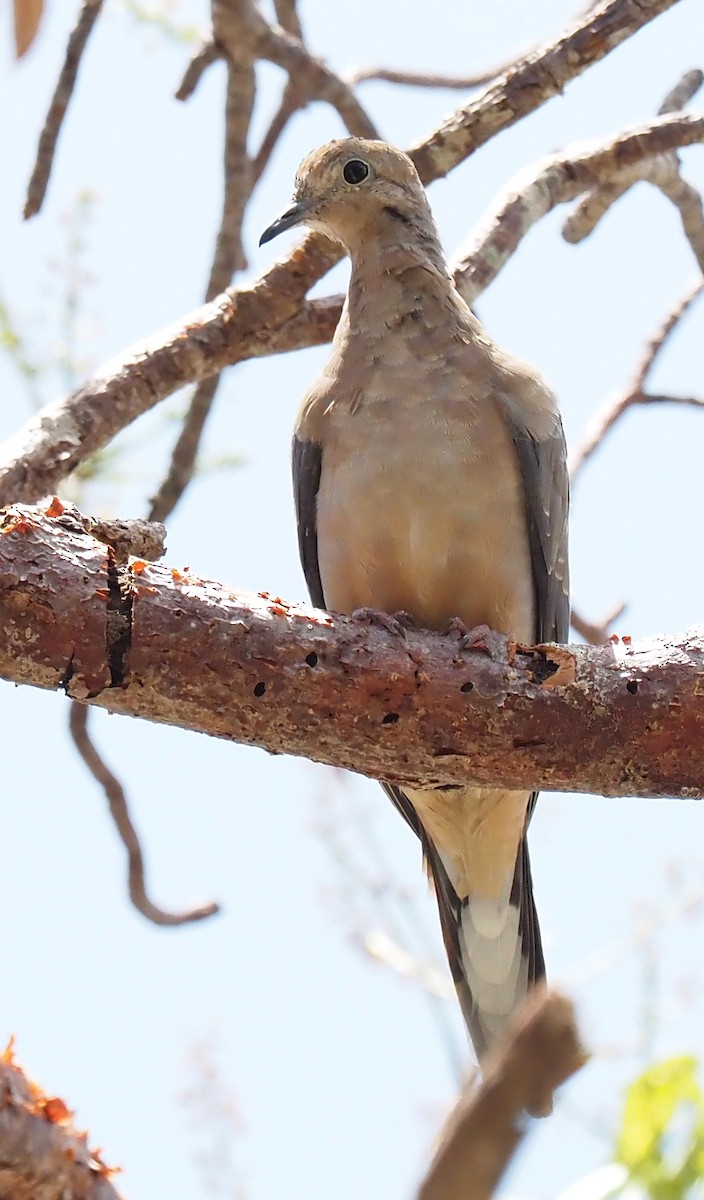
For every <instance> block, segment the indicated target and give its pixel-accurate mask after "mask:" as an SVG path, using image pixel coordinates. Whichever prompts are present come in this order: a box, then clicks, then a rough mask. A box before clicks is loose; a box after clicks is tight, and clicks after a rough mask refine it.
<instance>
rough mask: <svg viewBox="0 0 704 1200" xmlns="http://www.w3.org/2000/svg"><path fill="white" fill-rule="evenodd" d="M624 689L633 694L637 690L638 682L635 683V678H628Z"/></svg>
mask: <svg viewBox="0 0 704 1200" xmlns="http://www.w3.org/2000/svg"><path fill="white" fill-rule="evenodd" d="M626 691H627V692H630V693H631V695H632V696H635V694H636V692H637V691H638V684H637V683H636V681H635V679H629V680H628V683H627V684H626Z"/></svg>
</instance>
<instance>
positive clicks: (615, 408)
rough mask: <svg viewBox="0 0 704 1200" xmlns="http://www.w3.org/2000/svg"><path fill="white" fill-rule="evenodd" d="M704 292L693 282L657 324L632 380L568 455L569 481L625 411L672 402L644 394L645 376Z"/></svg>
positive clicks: (703, 281)
mask: <svg viewBox="0 0 704 1200" xmlns="http://www.w3.org/2000/svg"><path fill="white" fill-rule="evenodd" d="M702 292H704V279H696V280H695V281H694V283H693V284H691V285H690V287H688V288H687V291H686V292H685V293H684V295H683V296H682V297H681V299H680V300H678V301H677V303H676V304H675V305H673V307H672V308H671V310H670V312H669V313H668V314H667V316H666V317H665V320H664V321H663V322H662V323H661V324H660V325H658V327H657V329H655V330H654V331H653V333H652V334H651V336H650V337H649V338H648V341H647V344H646V348H645V351H644V353H643V356H642V358H641V360H640V362H639V363H638V366H637V367H636V370H635V372H634V375H633V378H632V379H631V381H630V383H629V384H627V385H626V387H625V388H624V389H623V390H622V391H621V392H619V393H618V394H617V395H616V396H615V397H612V399H610V400H607V402H606V404H604V406H603V407H602V408H601V409H600V410H599V411H598V412H597V413H596V414H595V416H594V417H593V418H592V420H591V421H590V422H589V425H588V426H587V431H586V433H585V435H584V437H583V439H582V441H581V442H580V444H579V445H578V447H577V449H576V450H574V451H573V453H572V454H571V456H570V475H571V477H572V482H573V483H574V481H575V480H576V479H577V477H578V475H579V473H580V471H581V470H582V469H583V467H584V464H585V463H586V462H587V460H588V459H589V458H591V456H592V454H593V453H594V451H595V450H597V449H598V447H599V446H600V445H601V443H602V442H603V440H604V438H605V437H606V434H607V433H608V432H609V430H610V429H611V428H612V427H613V426H614V425H615V424H616V422H617V421H618V420H620V418H621V417H622V416H623V414H624V413H625V412H626V411H627V409H629V408H631V406H632V405H634V404H654V403H658V402H662V401H663V400H664V401H667V400H675V401H676V398H675V397H662V396H660V397H657V396H654V395H652V396H651V395H648V394H647V393H646V392H645V384H646V382H647V379H648V376H649V375H650V372H651V371H652V369H653V366H654V365H655V363H656V361H657V358H658V356H659V354H660V352H661V351H662V350H663V348H664V347H665V345H666V344H667V341H668V338H669V337H670V335H671V334H672V332H673V331H674V329H675V328H676V326H677V325H678V323H679V322H680V321H681V319H682V317H683V316H684V315H685V313H686V312H687V311H688V309H689V308H690V307H691V305H692V304H693V303H694V301H695V300H696V299H697V298H698V297H699V296H701V295H702ZM679 402H680V403H694V404H696V405H697V407H699V406H700V403H699V402H697V401H696V400H695V399H694V398H693V397H686V398H684V400H681V401H679Z"/></svg>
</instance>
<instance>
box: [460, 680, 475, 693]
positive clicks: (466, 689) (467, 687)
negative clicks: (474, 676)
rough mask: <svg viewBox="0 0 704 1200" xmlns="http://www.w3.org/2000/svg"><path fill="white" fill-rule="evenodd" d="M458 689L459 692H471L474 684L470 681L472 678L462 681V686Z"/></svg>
mask: <svg viewBox="0 0 704 1200" xmlns="http://www.w3.org/2000/svg"><path fill="white" fill-rule="evenodd" d="M460 691H461V692H473V691H474V684H473V683H472V680H471V679H468V680H467V682H466V683H463V684H462V687H461V688H460Z"/></svg>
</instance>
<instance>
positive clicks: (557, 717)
mask: <svg viewBox="0 0 704 1200" xmlns="http://www.w3.org/2000/svg"><path fill="white" fill-rule="evenodd" d="M0 629H1V630H2V637H0V678H4V679H9V680H10V681H12V682H15V683H25V684H31V685H34V686H37V687H43V688H50V689H54V690H56V689H58V688H62V689H63V690H64V691H66V693H67V694H68V695H69V696H70V697H71V698H72V699H76V700H80V701H82V702H84V703H86V704H96V705H98V706H100V707H102V708H105V709H107V710H108V711H110V712H121V713H125V714H129V715H131V716H141V717H145V718H147V719H149V720H152V721H160V722H163V723H165V724H169V725H178V726H181V727H185V728H189V729H194V730H198V731H200V732H203V733H209V734H211V735H213V736H216V737H224V738H229V739H232V740H234V741H240V742H243V743H246V744H248V745H257V746H263V747H265V748H266V749H268V750H270V751H273V752H277V753H287V754H295V755H302V756H305V757H306V758H310V759H314V760H317V761H320V762H327V763H330V764H331V765H333V766H339V767H346V768H350V769H352V770H355V771H358V772H360V773H362V774H366V775H370V776H372V777H373V778H377V779H388V780H391V781H394V780H401V781H403V782H404V783H407V784H412V785H413V786H417V787H428V786H435V785H437V784H445V783H455V784H456V783H461V784H473V785H476V786H478V787H497V786H503V787H506V788H510V789H515V790H518V791H524V790H527V791H529V790H532V789H533V788H536V789H540V788H544V789H546V790H548V791H550V790H561V791H562V790H566V791H583V792H589V793H593V792H596V793H598V794H601V795H612V796H617V795H619V796H620V795H637V796H680V797H695V796H702V795H704V707H703V706H702V704H701V697H700V692H701V679H702V675H704V629H697V630H690V631H689V632H687V633H684V634H680V635H677V636H671V637H666V638H661V639H649V640H648V639H646V640H643V641H640V642H638V643H633V644H631V642H630V641H628V640H627V639H624V641H623V642H622V643H620V644H619V643H616V642H610V643H609V644H608V645H606V646H581V645H580V646H570V647H560V646H557V647H555V646H538V647H529V648H525V647H520V646H516V645H515V644H512V643H510V642H509V641H508V640H507V639H506V638H501V637H499V635H498V634H497V635H496V639H495V649H494V651H493V655H492V656H490V655H489V654H488V653H487V652H486V651H483V650H481V649H478V648H475V649H473V650H463V649H462V648H461V647H460V644H459V639H458V638H457V637H455V636H449V635H448V636H443V635H441V634H437V633H427V632H424V631H422V630H413V629H411V630H408V631H407V633H406V637H405V638H401V637H399V636H398V635H395V634H393V633H389V632H388V631H386V630H383V629H378V628H375V627H372V628H370V627H369V626H368V625H367V624H365V623H364V622H362V621H358V620H357V621H355V620H352V619H351V618H349V617H342V616H334V617H333V616H330V615H329V614H326V613H322V612H316V611H315V610H314V609H311V608H310V607H308V606H304V605H288V604H284V603H283V602H282V601H281V600H279V599H278V598H275V599H273V600H272V599H270V598H269V597H267V596H250V595H246V596H242V595H240V596H238V595H236V594H234V593H232V592H231V591H229V590H226V589H224V588H222V587H220V586H219V585H217V584H214V583H210V582H207V581H205V580H201V579H198V578H197V577H195V576H193V575H190V574H184V573H183V572H179V571H177V570H174V569H169V568H168V567H167V566H161V565H159V564H153V565H148V564H145V563H143V562H132V563H131V564H129V565H124V564H119V563H114V562H113V563H111V564H110V566H109V565H108V556H107V555H106V553H105V546H104V545H102V544H101V543H99V542H97V541H95V540H94V539H93V538H91V536H90V535H89V534H87V533H77V532H74V531H73V530H72V529H67V528H66V527H65V526H64V525H62V523H61V518H60V517H59V518H56V517H51V516H47V515H45V514H44V513H42V512H41V510H38V509H21V508H16V507H13V508H11V509H8V510H7V511H6V513H5V518H4V523H3V524H2V526H0ZM28 635H29V636H28ZM331 713H334V715H335V719H334V720H332V721H331V719H330V714H331ZM390 713H392V714H393V718H392V719H389V714H390Z"/></svg>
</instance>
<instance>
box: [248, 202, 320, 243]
mask: <svg viewBox="0 0 704 1200" xmlns="http://www.w3.org/2000/svg"><path fill="white" fill-rule="evenodd" d="M312 204H313V202H312V200H299V201H298V204H293V205H292V206H291V208H287V209H286V212H284V213H282V214H281V216H280V217H277V218H276V220H275V221H273V222H272V224H271V225H270V226H269V227H268V229H265V230H264V232H263V234H262V236H261V237H260V239H259V245H260V246H263V245H264V243H265V242H270V241H271V240H272V238H275V237H278V236H279V234H280V233H284V232H285V231H286V230H287V229H293V227H294V225H299V224H300V222H301V221H304V220H305V218H306V216H307V214H308V213H309V212H310V210H311V208H312Z"/></svg>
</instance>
